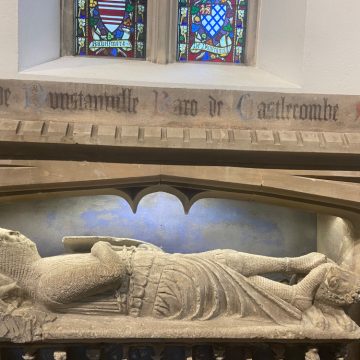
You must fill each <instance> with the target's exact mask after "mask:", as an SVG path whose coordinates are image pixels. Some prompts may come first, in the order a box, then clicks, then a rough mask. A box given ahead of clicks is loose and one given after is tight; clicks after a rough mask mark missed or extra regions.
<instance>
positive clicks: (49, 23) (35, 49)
mask: <svg viewBox="0 0 360 360" xmlns="http://www.w3.org/2000/svg"><path fill="white" fill-rule="evenodd" d="M14 2H16V1H14ZM59 56H60V1H59V0H33V1H29V0H19V69H20V70H24V69H27V68H29V67H31V66H34V65H39V64H42V63H45V62H47V61H51V60H54V59H57V58H58V57H59Z"/></svg>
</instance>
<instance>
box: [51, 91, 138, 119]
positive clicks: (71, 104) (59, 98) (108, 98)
mask: <svg viewBox="0 0 360 360" xmlns="http://www.w3.org/2000/svg"><path fill="white" fill-rule="evenodd" d="M48 102H49V106H50V107H51V108H52V109H53V110H70V111H82V110H88V111H114V112H118V113H133V114H136V113H137V106H138V105H139V98H138V97H134V96H133V94H132V90H131V89H128V88H124V89H122V90H121V92H119V93H118V94H116V95H109V94H107V93H104V94H100V95H94V94H83V92H79V93H72V94H69V93H57V92H49V94H48Z"/></svg>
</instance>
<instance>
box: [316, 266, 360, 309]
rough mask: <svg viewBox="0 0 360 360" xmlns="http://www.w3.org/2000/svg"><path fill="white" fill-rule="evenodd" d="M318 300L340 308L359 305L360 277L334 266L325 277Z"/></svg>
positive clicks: (319, 290)
mask: <svg viewBox="0 0 360 360" xmlns="http://www.w3.org/2000/svg"><path fill="white" fill-rule="evenodd" d="M316 298H317V300H320V301H322V302H325V303H327V304H330V305H338V306H347V305H351V304H354V303H358V302H360V277H359V276H358V275H357V274H355V273H354V272H352V271H349V270H346V269H344V268H342V267H340V266H338V265H335V264H334V265H333V266H331V267H330V268H329V270H328V272H327V274H326V275H325V278H324V281H323V282H322V283H321V285H320V287H319V289H318V291H317V294H316Z"/></svg>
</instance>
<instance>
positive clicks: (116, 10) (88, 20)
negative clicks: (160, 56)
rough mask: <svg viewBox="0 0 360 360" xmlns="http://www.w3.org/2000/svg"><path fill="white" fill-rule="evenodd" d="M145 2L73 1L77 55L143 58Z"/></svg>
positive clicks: (144, 49)
mask: <svg viewBox="0 0 360 360" xmlns="http://www.w3.org/2000/svg"><path fill="white" fill-rule="evenodd" d="M146 4H147V1H146V0H75V30H76V39H75V49H76V54H77V55H91V56H115V57H124V58H145V55H146V53H145V52H146Z"/></svg>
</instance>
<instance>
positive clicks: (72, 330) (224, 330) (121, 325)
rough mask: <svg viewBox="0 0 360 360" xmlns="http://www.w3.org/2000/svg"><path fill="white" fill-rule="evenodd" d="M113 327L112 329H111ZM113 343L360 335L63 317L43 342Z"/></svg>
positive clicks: (236, 322)
mask: <svg viewBox="0 0 360 360" xmlns="http://www.w3.org/2000/svg"><path fill="white" fill-rule="evenodd" d="M109 324H111V326H109ZM78 339H82V341H86V340H94V339H101V340H114V339H116V340H117V341H121V340H123V341H139V342H141V341H151V342H153V341H159V342H161V341H166V340H168V341H171V342H182V341H183V342H184V341H185V342H186V341H191V340H195V339H196V341H197V342H201V341H203V342H206V341H210V340H213V341H225V342H232V341H237V342H242V341H244V342H246V341H247V342H249V341H250V342H263V341H264V339H267V340H269V341H271V340H284V341H286V342H287V343H290V342H292V341H293V342H299V341H302V340H306V341H310V342H311V341H316V342H321V341H324V342H325V341H329V340H330V341H346V342H349V341H357V340H359V339H360V331H359V330H357V331H354V332H347V331H344V330H341V329H340V328H338V327H335V328H332V329H329V330H326V331H324V330H320V329H318V328H314V327H307V326H306V327H305V326H301V325H292V326H281V325H276V326H274V324H273V323H270V322H269V323H266V321H259V319H257V320H256V319H253V320H252V319H247V320H245V319H231V318H224V319H218V320H208V321H180V320H178V321H176V320H155V319H150V318H143V319H136V318H131V317H121V316H111V317H109V316H100V317H99V316H98V317H96V316H91V317H88V316H86V315H83V316H80V315H62V316H59V318H58V319H57V320H55V321H54V322H52V323H49V324H46V325H44V327H43V340H44V341H46V342H51V341H59V340H61V341H70V342H71V341H76V340H78Z"/></svg>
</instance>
